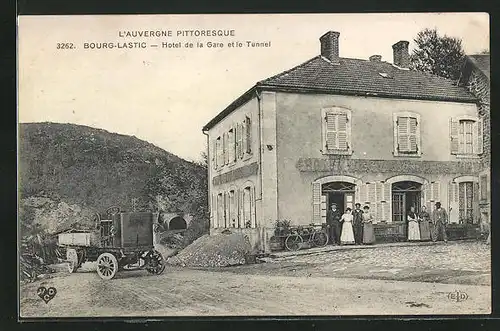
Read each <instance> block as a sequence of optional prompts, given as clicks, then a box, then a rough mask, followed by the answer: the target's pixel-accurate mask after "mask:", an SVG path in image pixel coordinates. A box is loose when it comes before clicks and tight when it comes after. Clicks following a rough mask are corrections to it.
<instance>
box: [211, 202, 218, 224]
mask: <svg viewBox="0 0 500 331" xmlns="http://www.w3.org/2000/svg"><path fill="white" fill-rule="evenodd" d="M210 207H211V208H210V210H211V211H210V223H211V225H212V226H211V227H212V228H216V227H217V225H216V224H215V223H216V222H215V221H216V217H215V215H216V205H215V194H212V195H211V196H210Z"/></svg>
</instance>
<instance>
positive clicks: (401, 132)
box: [397, 116, 410, 152]
mask: <svg viewBox="0 0 500 331" xmlns="http://www.w3.org/2000/svg"><path fill="white" fill-rule="evenodd" d="M408 120H409V118H408V117H400V116H398V119H397V126H398V151H399V152H409V151H410V145H409V139H408V138H409V123H408V122H409V121H408Z"/></svg>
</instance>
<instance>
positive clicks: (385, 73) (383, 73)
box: [378, 72, 394, 79]
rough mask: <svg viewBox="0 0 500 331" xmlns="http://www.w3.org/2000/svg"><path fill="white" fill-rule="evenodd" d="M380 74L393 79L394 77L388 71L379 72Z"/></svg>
mask: <svg viewBox="0 0 500 331" xmlns="http://www.w3.org/2000/svg"><path fill="white" fill-rule="evenodd" d="M378 74H379V75H380V76H382V77H384V78H388V79H392V78H394V77H392V76H391V75H390V74H388V73H387V72H379V73H378Z"/></svg>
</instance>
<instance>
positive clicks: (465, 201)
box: [458, 182, 474, 223]
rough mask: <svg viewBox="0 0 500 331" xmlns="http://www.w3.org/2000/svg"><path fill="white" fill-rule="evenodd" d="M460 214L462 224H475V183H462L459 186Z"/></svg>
mask: <svg viewBox="0 0 500 331" xmlns="http://www.w3.org/2000/svg"><path fill="white" fill-rule="evenodd" d="M458 194H459V196H458V212H459V221H460V223H473V220H474V208H473V201H474V183H473V182H461V183H459V184H458Z"/></svg>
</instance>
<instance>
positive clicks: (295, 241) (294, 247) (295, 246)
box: [285, 234, 304, 251]
mask: <svg viewBox="0 0 500 331" xmlns="http://www.w3.org/2000/svg"><path fill="white" fill-rule="evenodd" d="M303 242H304V240H303V239H302V237H301V236H300V235H299V234H291V235H289V236H288V237H286V239H285V247H286V249H288V250H289V251H298V250H299V249H300V247H301V246H302V243H303Z"/></svg>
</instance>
